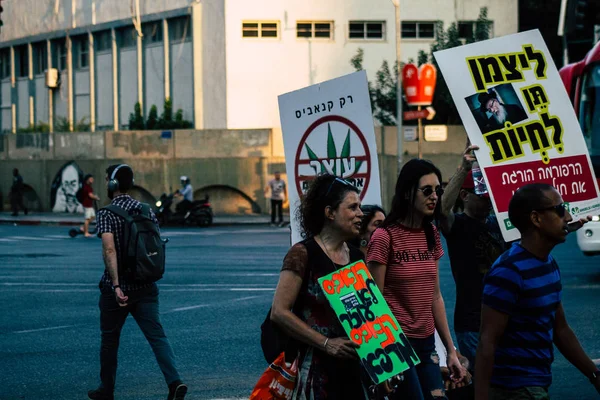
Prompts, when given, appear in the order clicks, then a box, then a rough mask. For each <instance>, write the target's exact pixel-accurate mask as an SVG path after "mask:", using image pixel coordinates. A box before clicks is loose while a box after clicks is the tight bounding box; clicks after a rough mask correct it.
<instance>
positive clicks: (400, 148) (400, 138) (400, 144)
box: [391, 0, 404, 174]
mask: <svg viewBox="0 0 600 400" xmlns="http://www.w3.org/2000/svg"><path fill="white" fill-rule="evenodd" d="M391 1H392V4H394V8H395V10H396V18H395V19H396V66H397V67H398V76H397V78H398V79H397V85H396V99H397V100H396V127H397V128H398V133H397V136H398V148H397V150H398V174H399V173H400V170H401V169H402V152H403V151H404V149H403V145H404V132H403V131H402V69H401V68H400V34H401V29H402V28H401V25H400V0H391Z"/></svg>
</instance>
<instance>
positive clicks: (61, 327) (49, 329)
mask: <svg viewBox="0 0 600 400" xmlns="http://www.w3.org/2000/svg"><path fill="white" fill-rule="evenodd" d="M72 326H75V325H61V326H53V327H50V328H40V329H27V330H24V331H15V332H13V333H32V332H43V331H54V330H57V329H65V328H70V327H72Z"/></svg>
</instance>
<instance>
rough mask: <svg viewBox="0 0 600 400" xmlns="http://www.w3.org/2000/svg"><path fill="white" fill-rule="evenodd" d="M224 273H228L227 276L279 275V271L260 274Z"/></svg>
mask: <svg viewBox="0 0 600 400" xmlns="http://www.w3.org/2000/svg"><path fill="white" fill-rule="evenodd" d="M223 275H227V276H279V273H276V274H275V273H264V274H258V273H247V274H242V273H238V274H236V273H229V274H223Z"/></svg>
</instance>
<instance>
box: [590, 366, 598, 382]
mask: <svg viewBox="0 0 600 400" xmlns="http://www.w3.org/2000/svg"><path fill="white" fill-rule="evenodd" d="M598 378H600V369H597V370H595V371H594V372H592V375H591V376H590V382H592V384H594V385H595V384H596V382H597V381H598Z"/></svg>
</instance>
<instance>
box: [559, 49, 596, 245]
mask: <svg viewBox="0 0 600 400" xmlns="http://www.w3.org/2000/svg"><path fill="white" fill-rule="evenodd" d="M559 74H560V77H561V79H562V81H563V84H564V85H565V89H566V90H567V93H568V94H569V98H570V99H571V103H573V107H574V108H575V114H577V119H578V120H579V125H580V126H581V131H582V132H583V136H584V138H585V142H586V144H587V148H588V151H589V153H590V157H591V160H592V165H593V168H594V173H595V175H596V180H598V182H599V184H600V180H599V179H598V176H600V42H598V43H596V45H595V46H594V47H593V48H592V49H591V50H590V51H589V52H588V54H587V55H586V57H585V58H584V59H583V60H581V61H579V62H576V63H573V64H568V65H565V66H564V67H563V68H561V69H560V71H559ZM577 244H578V245H579V249H580V250H581V251H582V252H583V254H585V255H598V254H600V218H599V217H598V216H594V217H593V220H592V222H590V223H588V224H586V225H584V227H583V228H582V229H579V230H578V231H577Z"/></svg>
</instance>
